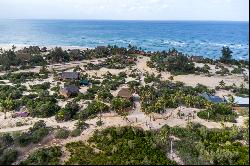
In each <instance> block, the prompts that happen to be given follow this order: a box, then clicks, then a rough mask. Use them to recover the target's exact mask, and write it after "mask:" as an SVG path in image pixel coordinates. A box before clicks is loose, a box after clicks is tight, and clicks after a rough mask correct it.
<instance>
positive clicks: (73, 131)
mask: <svg viewBox="0 0 250 166" xmlns="http://www.w3.org/2000/svg"><path fill="white" fill-rule="evenodd" d="M81 133H82V130H81V129H79V128H77V129H74V130H72V131H71V132H70V136H71V137H77V136H79V135H81Z"/></svg>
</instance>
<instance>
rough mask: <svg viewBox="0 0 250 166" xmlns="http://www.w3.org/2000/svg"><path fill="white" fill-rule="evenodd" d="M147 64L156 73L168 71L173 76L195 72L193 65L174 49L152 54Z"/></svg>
mask: <svg viewBox="0 0 250 166" xmlns="http://www.w3.org/2000/svg"><path fill="white" fill-rule="evenodd" d="M147 64H148V66H149V67H154V68H156V69H157V70H158V71H169V72H171V73H172V74H175V75H177V74H190V73H194V72H195V66H194V63H193V62H191V61H190V60H189V59H188V57H187V56H185V55H183V54H182V53H181V52H178V51H177V50H176V49H172V50H169V51H168V52H165V51H163V52H157V53H154V54H153V55H151V57H150V62H148V63H147Z"/></svg>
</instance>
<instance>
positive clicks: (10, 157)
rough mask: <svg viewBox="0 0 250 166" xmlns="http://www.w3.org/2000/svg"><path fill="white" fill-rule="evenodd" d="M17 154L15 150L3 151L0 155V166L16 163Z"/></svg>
mask: <svg viewBox="0 0 250 166" xmlns="http://www.w3.org/2000/svg"><path fill="white" fill-rule="evenodd" d="M17 157H18V152H17V150H15V149H5V150H4V151H3V153H2V155H0V165H10V164H12V163H13V162H14V161H16V159H17Z"/></svg>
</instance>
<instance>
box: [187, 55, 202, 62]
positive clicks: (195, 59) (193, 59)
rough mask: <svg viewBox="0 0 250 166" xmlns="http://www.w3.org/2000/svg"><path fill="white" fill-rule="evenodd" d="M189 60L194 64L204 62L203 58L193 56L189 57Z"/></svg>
mask: <svg viewBox="0 0 250 166" xmlns="http://www.w3.org/2000/svg"><path fill="white" fill-rule="evenodd" d="M189 60H191V61H192V62H201V61H202V60H204V58H203V56H191V57H189Z"/></svg>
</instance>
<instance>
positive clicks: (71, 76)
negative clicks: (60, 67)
mask: <svg viewBox="0 0 250 166" xmlns="http://www.w3.org/2000/svg"><path fill="white" fill-rule="evenodd" d="M61 79H62V80H67V79H68V80H78V79H80V73H79V72H62V73H61Z"/></svg>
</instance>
